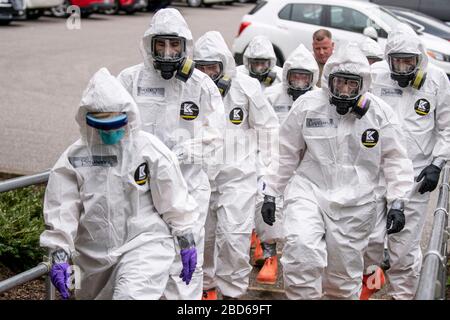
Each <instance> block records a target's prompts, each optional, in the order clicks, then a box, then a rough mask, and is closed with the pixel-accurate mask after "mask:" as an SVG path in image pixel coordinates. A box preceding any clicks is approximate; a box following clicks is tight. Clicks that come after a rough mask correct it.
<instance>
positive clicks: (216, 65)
mask: <svg viewBox="0 0 450 320" xmlns="http://www.w3.org/2000/svg"><path fill="white" fill-rule="evenodd" d="M195 68H197V69H198V70H200V71H201V72H203V73H206V74H207V75H208V76H209V77H210V78H211V79H212V80H213V81H217V80H218V79H219V78H220V77H221V76H222V74H223V65H222V62H221V61H202V60H196V61H195Z"/></svg>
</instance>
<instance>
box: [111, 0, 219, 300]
mask: <svg viewBox="0 0 450 320" xmlns="http://www.w3.org/2000/svg"><path fill="white" fill-rule="evenodd" d="M141 49H142V53H143V56H144V63H141V64H138V65H135V66H132V67H130V68H127V69H125V70H123V71H122V72H121V73H120V74H119V76H118V79H119V80H120V81H121V83H122V84H123V85H124V87H125V88H126V89H127V90H128V91H129V92H130V93H131V95H132V96H133V98H134V99H135V101H136V102H137V105H138V107H139V110H140V112H141V117H142V122H143V129H144V130H145V131H147V132H150V133H153V134H154V135H156V136H157V137H158V138H160V139H161V141H162V142H164V144H165V145H166V146H168V147H169V149H171V150H172V151H174V152H175V154H177V156H178V158H179V160H180V167H181V170H182V172H183V176H184V178H185V180H186V183H187V184H188V188H189V192H190V194H191V195H192V196H193V197H194V198H195V199H196V200H197V203H198V204H199V206H200V209H199V215H200V216H199V218H198V219H197V222H196V225H195V233H194V234H195V235H196V236H198V238H196V239H195V243H196V244H197V250H198V259H199V260H198V264H197V269H196V271H195V273H194V275H193V278H192V281H191V284H190V285H189V286H186V285H185V284H184V283H183V282H182V281H180V280H181V279H179V277H178V275H179V274H180V271H181V267H182V264H181V261H180V260H179V259H177V260H176V261H175V263H174V265H173V266H172V268H171V277H170V279H169V283H168V286H167V290H166V292H165V294H164V295H165V297H166V298H167V299H170V300H172V299H192V300H199V299H201V297H202V288H203V269H202V265H203V246H204V224H205V221H206V214H207V211H208V203H209V197H210V194H211V189H210V184H209V181H208V176H207V173H206V169H203V167H204V162H207V161H208V160H207V159H205V157H204V156H205V155H207V154H209V151H210V149H209V148H211V149H214V148H216V147H218V146H220V145H221V143H222V131H223V128H224V126H225V120H224V109H223V102H222V98H221V96H220V93H219V90H218V89H217V87H216V86H215V84H214V82H213V81H212V80H211V79H210V78H209V77H208V76H207V75H205V74H204V73H202V72H200V71H198V70H196V69H195V68H194V63H193V61H192V60H191V59H190V58H189V57H190V56H192V49H193V40H192V34H191V32H190V30H189V28H188V26H187V24H186V21H185V20H184V19H183V17H182V16H181V14H180V12H179V11H178V10H176V9H171V8H169V9H162V10H159V11H158V12H157V13H155V15H154V16H153V18H152V21H151V24H150V28H149V29H148V30H147V31H146V32H145V34H144V36H143V38H142V42H141ZM177 250H178V248H177Z"/></svg>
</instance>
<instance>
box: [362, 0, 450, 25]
mask: <svg viewBox="0 0 450 320" xmlns="http://www.w3.org/2000/svg"><path fill="white" fill-rule="evenodd" d="M369 1H370V2H373V3H376V4H381V5H386V6H396V7H402V8H407V9H411V10H415V11H420V12H423V13H425V14H428V15H430V16H432V17H435V18H437V19H440V20H442V21H450V4H449V0H369Z"/></svg>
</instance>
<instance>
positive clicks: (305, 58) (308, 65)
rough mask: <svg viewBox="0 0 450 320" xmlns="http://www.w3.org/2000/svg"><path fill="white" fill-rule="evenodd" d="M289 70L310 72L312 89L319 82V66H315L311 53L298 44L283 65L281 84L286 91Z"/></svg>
mask: <svg viewBox="0 0 450 320" xmlns="http://www.w3.org/2000/svg"><path fill="white" fill-rule="evenodd" d="M291 69H305V70H309V71H311V72H312V73H313V83H312V86H313V87H314V86H315V85H316V84H317V82H318V81H319V66H318V65H317V62H316V59H314V56H313V55H312V53H311V52H310V51H309V50H308V49H306V47H305V46H304V45H303V44H300V45H299V46H298V47H297V48H296V49H295V50H294V51H293V52H292V53H291V54H290V55H289V57H288V58H287V60H286V62H285V63H284V64H283V79H282V83H283V87H284V88H285V89H286V90H287V88H288V82H287V75H288V72H289V70H291Z"/></svg>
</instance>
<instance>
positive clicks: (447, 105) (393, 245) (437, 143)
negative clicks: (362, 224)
mask: <svg viewBox="0 0 450 320" xmlns="http://www.w3.org/2000/svg"><path fill="white" fill-rule="evenodd" d="M372 75H373V82H372V87H371V92H372V93H373V94H375V95H376V96H378V97H380V98H381V99H383V100H384V101H386V102H387V103H388V104H389V105H390V106H391V107H392V109H393V110H394V112H395V113H396V114H397V116H398V118H399V120H400V122H401V125H402V131H403V132H404V135H405V137H406V148H407V150H408V156H409V158H410V159H411V160H412V163H413V166H414V177H415V178H416V180H415V181H416V184H415V185H414V188H413V190H412V191H411V194H410V195H408V197H409V199H410V200H409V203H408V204H407V205H406V206H405V216H406V220H407V223H406V226H405V228H404V229H403V230H402V231H401V232H399V233H397V234H395V235H389V236H388V242H387V243H388V249H389V254H390V269H389V270H388V271H387V272H386V276H387V278H388V280H389V284H390V285H389V288H388V289H387V294H388V295H389V296H391V297H393V298H394V299H413V298H414V295H415V293H416V290H417V286H418V280H419V273H420V270H421V264H422V252H421V248H420V240H421V236H422V231H423V227H424V224H425V220H426V213H427V207H428V203H429V199H430V192H431V191H433V190H434V189H435V188H436V186H437V184H438V182H439V176H440V172H441V169H442V168H443V166H444V165H445V162H446V161H447V160H448V159H449V156H450V83H449V81H448V78H447V76H446V74H445V73H444V71H442V70H441V69H439V68H437V67H434V66H433V65H431V64H429V63H428V57H427V54H426V49H425V47H424V45H423V43H422V42H421V40H420V38H419V37H418V36H417V34H416V33H415V32H414V31H413V30H412V29H411V28H410V27H409V26H405V25H400V26H398V28H397V29H395V30H393V31H392V32H391V33H390V34H389V36H388V39H387V43H386V48H385V61H382V62H378V63H375V64H373V65H372ZM385 220H386V218H385V217H383V216H382V215H381V216H380V217H379V223H378V224H377V228H376V229H375V230H374V233H373V234H372V235H371V240H370V242H369V247H368V249H367V252H366V255H365V264H366V268H368V267H370V266H372V265H379V264H380V261H381V260H382V255H383V239H384V237H385V235H386V231H385V230H384V228H382V227H381V226H380V225H382V224H384V223H385ZM364 286H366V283H364ZM366 289H368V291H369V293H368V295H367V297H369V296H370V295H371V294H372V293H373V292H375V291H376V289H377V288H376V287H374V288H370V287H368V288H366ZM370 289H372V290H370ZM374 289H375V290H374Z"/></svg>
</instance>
